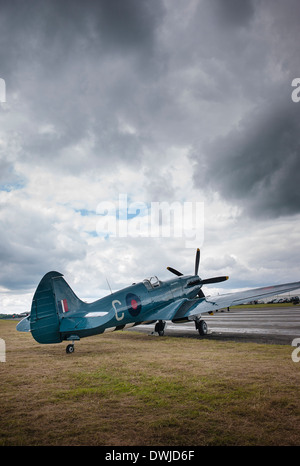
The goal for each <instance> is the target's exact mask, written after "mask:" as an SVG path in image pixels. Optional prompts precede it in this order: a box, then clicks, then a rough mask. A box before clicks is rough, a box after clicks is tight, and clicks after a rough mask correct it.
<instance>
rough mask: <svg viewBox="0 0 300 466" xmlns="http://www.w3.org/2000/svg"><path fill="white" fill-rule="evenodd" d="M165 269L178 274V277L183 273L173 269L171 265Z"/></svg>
mask: <svg viewBox="0 0 300 466" xmlns="http://www.w3.org/2000/svg"><path fill="white" fill-rule="evenodd" d="M167 269H168V270H169V271H170V272H172V273H174V274H175V275H178V277H181V275H183V274H182V273H181V272H178V270H175V269H173V268H172V267H167Z"/></svg>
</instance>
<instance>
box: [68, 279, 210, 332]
mask: <svg viewBox="0 0 300 466" xmlns="http://www.w3.org/2000/svg"><path fill="white" fill-rule="evenodd" d="M200 290H201V282H200V279H199V276H198V275H189V276H182V277H178V278H173V279H170V280H167V281H164V282H162V281H160V280H158V279H157V277H151V279H145V280H143V281H142V282H139V283H136V284H132V285H131V286H129V287H127V288H124V289H122V290H120V291H117V292H114V293H112V294H110V295H108V296H105V297H104V298H100V299H98V300H97V301H94V302H92V303H84V302H82V304H81V306H80V308H79V309H77V310H76V311H74V312H67V313H65V314H64V315H63V316H62V319H61V323H60V332H61V336H62V339H64V340H65V339H67V338H68V339H69V338H70V337H71V336H72V335H73V336H74V337H75V336H77V337H79V338H82V337H85V336H90V335H95V334H98V333H103V332H104V331H107V330H121V329H123V328H125V327H128V326H134V325H139V324H141V323H150V322H154V321H153V312H155V311H157V312H158V311H159V310H160V309H162V308H165V307H166V306H168V305H169V304H172V303H174V302H175V301H177V300H182V299H184V298H188V299H191V298H194V297H195V296H196V295H197V294H198V293H199V291H200ZM150 315H151V318H148V316H150ZM154 315H155V314H154Z"/></svg>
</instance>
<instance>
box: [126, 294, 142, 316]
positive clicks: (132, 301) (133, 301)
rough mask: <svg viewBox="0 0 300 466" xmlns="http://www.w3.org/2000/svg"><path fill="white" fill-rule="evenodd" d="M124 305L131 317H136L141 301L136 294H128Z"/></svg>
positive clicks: (139, 310) (140, 308)
mask: <svg viewBox="0 0 300 466" xmlns="http://www.w3.org/2000/svg"><path fill="white" fill-rule="evenodd" d="M126 304H127V308H128V311H129V312H130V314H131V315H132V316H133V317H136V316H138V315H139V313H140V312H141V310H142V305H141V300H140V298H139V297H138V296H137V295H136V294H133V293H128V295H126Z"/></svg>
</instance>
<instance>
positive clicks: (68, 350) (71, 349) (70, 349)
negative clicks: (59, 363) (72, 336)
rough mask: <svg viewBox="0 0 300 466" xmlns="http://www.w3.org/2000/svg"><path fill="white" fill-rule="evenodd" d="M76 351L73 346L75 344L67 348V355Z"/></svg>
mask: <svg viewBox="0 0 300 466" xmlns="http://www.w3.org/2000/svg"><path fill="white" fill-rule="evenodd" d="M74 349H75V348H74V345H73V344H71V345H68V346H67V347H66V353H67V354H70V353H74Z"/></svg>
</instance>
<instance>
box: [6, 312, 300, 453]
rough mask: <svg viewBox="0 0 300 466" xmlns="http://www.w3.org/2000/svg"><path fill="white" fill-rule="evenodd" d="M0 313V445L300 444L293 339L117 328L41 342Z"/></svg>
mask: <svg viewBox="0 0 300 466" xmlns="http://www.w3.org/2000/svg"><path fill="white" fill-rule="evenodd" d="M15 326H16V322H13V321H1V320H0V338H2V339H4V340H5V342H6V362H5V363H3V362H2V363H1V362H0V380H1V394H0V445H115V446H120V445H150V446H153V445H155V446H160V445H162V446H166V445H169V446H179V445H183V446H185V445H188V446H196V445H299V444H300V431H299V419H300V418H299V415H300V396H299V395H300V383H299V381H300V363H294V362H293V361H292V359H291V353H292V347H290V346H288V345H284V346H277V345H260V344H255V343H235V342H220V341H213V340H209V341H208V340H205V339H200V338H199V339H190V338H187V339H185V338H175V337H164V338H158V337H154V336H148V335H147V334H145V333H137V332H115V333H110V334H105V335H99V336H96V337H91V338H87V339H83V340H81V341H80V342H78V343H76V345H75V346H76V349H75V353H74V354H70V355H67V354H66V353H65V346H66V344H65V343H62V344H58V345H39V344H38V343H36V342H35V341H34V340H33V339H32V337H31V335H30V334H25V333H18V332H17V331H16V330H15Z"/></svg>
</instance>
